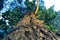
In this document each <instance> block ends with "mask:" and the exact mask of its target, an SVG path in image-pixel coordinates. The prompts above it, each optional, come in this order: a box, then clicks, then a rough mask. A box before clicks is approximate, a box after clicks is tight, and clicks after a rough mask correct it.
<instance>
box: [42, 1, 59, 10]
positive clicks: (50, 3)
mask: <svg viewBox="0 0 60 40" xmlns="http://www.w3.org/2000/svg"><path fill="white" fill-rule="evenodd" d="M43 1H44V2H45V6H46V8H47V9H48V8H49V7H50V6H52V5H55V6H54V10H55V11H59V10H60V0H43Z"/></svg>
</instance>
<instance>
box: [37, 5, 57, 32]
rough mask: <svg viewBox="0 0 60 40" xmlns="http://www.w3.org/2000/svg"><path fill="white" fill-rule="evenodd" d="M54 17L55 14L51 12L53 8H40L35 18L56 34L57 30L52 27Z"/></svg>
mask: <svg viewBox="0 0 60 40" xmlns="http://www.w3.org/2000/svg"><path fill="white" fill-rule="evenodd" d="M56 16H57V12H56V11H54V10H53V6H52V7H50V8H49V9H46V8H44V9H43V8H42V7H40V8H39V11H38V13H37V18H38V19H39V20H44V24H45V26H46V27H47V28H48V29H50V30H52V31H53V32H55V33H56V32H57V31H56V30H57V29H56V27H55V26H54V20H55V18H56Z"/></svg>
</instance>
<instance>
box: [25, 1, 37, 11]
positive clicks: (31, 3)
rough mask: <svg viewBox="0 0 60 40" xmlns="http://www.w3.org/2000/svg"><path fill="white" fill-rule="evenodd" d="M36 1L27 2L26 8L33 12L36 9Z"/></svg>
mask: <svg viewBox="0 0 60 40" xmlns="http://www.w3.org/2000/svg"><path fill="white" fill-rule="evenodd" d="M35 1H36V0H33V2H29V0H26V6H27V9H28V10H30V11H32V10H33V9H34V7H35Z"/></svg>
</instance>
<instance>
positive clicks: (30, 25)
mask: <svg viewBox="0 0 60 40" xmlns="http://www.w3.org/2000/svg"><path fill="white" fill-rule="evenodd" d="M3 40H58V39H57V38H56V36H55V34H54V33H53V32H51V31H50V30H48V29H47V28H45V27H44V25H43V21H41V20H38V19H37V18H36V17H35V15H34V14H33V13H31V14H29V15H26V16H25V17H24V18H23V19H22V20H21V21H20V22H18V24H17V26H16V27H15V28H14V31H13V32H12V33H10V34H8V35H7V36H6V37H4V39H3Z"/></svg>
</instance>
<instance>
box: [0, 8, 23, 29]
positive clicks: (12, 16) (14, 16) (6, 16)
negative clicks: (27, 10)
mask: <svg viewBox="0 0 60 40" xmlns="http://www.w3.org/2000/svg"><path fill="white" fill-rule="evenodd" d="M2 17H3V19H2V20H0V27H1V28H6V29H8V28H9V26H13V25H16V23H18V21H20V19H21V18H23V13H21V11H20V9H19V8H16V9H15V10H13V11H11V10H9V11H7V12H5V13H2ZM3 20H4V21H3ZM5 20H9V22H8V23H9V25H6V22H5ZM7 27H8V28H7Z"/></svg>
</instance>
